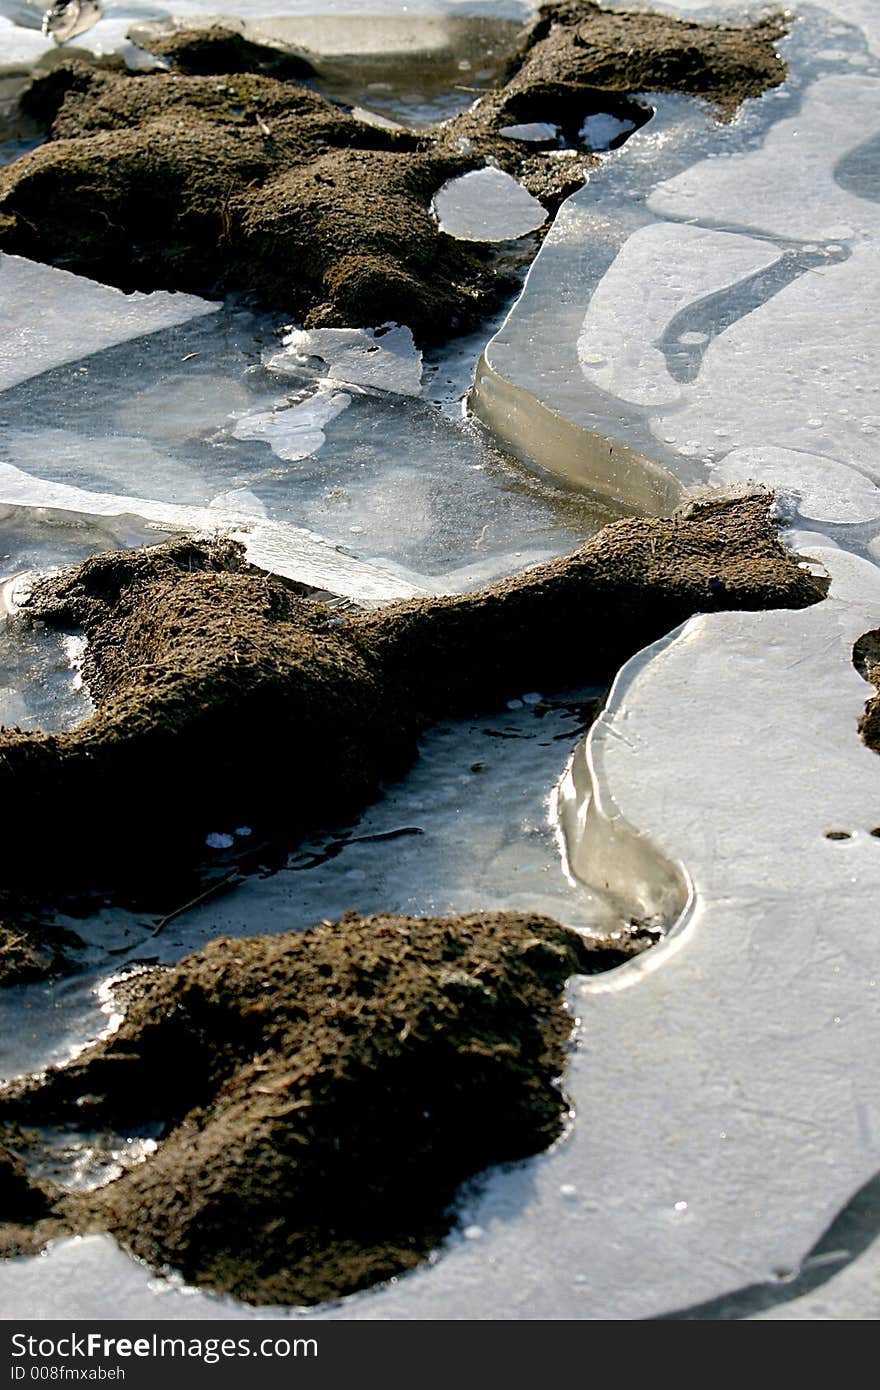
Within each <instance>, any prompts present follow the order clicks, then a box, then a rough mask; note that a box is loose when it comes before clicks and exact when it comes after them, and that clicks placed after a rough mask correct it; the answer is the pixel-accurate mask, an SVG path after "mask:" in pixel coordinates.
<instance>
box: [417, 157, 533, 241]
mask: <svg viewBox="0 0 880 1390" xmlns="http://www.w3.org/2000/svg"><path fill="white" fill-rule="evenodd" d="M434 213H435V215H436V217H437V220H438V222H439V224H440V230H441V232H446V234H447V236H452V237H456V238H457V239H458V240H459V241H514V240H516V239H517V238H519V237H522V236H525V235H526V234H527V233H528V232H534V231H536V230H537V228H538V227H541V226H543V224H544V223H545V222H546V221H547V213H546V212H545V210H544V208H542V206H541V204H540V203H539V202H538V200H537V198H533V197H532V195H531V193H529V192H528V191H527V190H526V189H525V188H523V186H522V184H520V183H517V181H516V179H514V178H511V176H510V174H505V173H504V171H503V169H491V168H485V169H474V170H472V171H471V173H469V174H460V175H459V176H458V178H454V179H450V180H449V181H448V183H444V185H443V187H442V188H441V189H440V190H439V192H438V193H437V194H436V196H435V198H434Z"/></svg>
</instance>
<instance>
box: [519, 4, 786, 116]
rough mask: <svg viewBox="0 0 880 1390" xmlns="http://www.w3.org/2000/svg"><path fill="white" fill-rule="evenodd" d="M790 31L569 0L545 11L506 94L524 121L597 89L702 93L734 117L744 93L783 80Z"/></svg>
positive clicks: (770, 24)
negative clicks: (783, 47) (782, 44)
mask: <svg viewBox="0 0 880 1390" xmlns="http://www.w3.org/2000/svg"><path fill="white" fill-rule="evenodd" d="M786 30H787V25H786V23H785V21H784V19H783V18H782V17H781V15H776V16H770V17H767V18H765V19H762V20H760V21H759V22H758V23H756V24H753V25H746V26H736V25H711V24H696V23H690V22H687V21H685V20H680V19H670V18H667V17H666V16H664V15H655V14H649V13H645V12H644V11H607V10H603V9H601V8H600V6H599V5H595V4H585V3H583V0H563V3H561V4H556V5H547V6H545V7H544V8H543V9H542V10H541V15H540V17H539V19H538V22H537V25H536V27H535V29H534V30H533V31H532V34H531V36H530V40H529V41H527V43H526V45H525V46H524V51H523V52H522V54H521V55H520V56H519V57H518V58H516V59H515V60H514V62H513V64H512V69H513V71H512V75H511V76H510V77H509V79H508V81H507V83H506V85H505V87H504V89H503V93H502V100H503V103H504V106H505V109H506V111H507V113H508V115H509V116H510V117H512V118H514V119H516V120H517V121H535V120H545V121H546V120H559V116H558V115H553V114H551V112H552V109H553V108H552V106H548V103H552V102H554V101H558V102H562V103H565V102H566V100H567V99H568V100H573V101H575V102H577V101H578V99H579V95H578V94H583V93H585V92H589V91H590V90H591V89H592V90H598V91H601V92H603V93H608V92H617V93H620V94H622V95H626V94H629V95H636V94H638V93H641V92H682V93H684V94H685V95H689V96H698V97H703V98H704V99H705V100H706V101H709V102H711V103H712V104H713V105H714V106H715V107H717V109H718V110H719V112H720V113H721V114H722V116H723V117H724V119H725V120H729V119H731V117H732V116H734V115H735V114H736V111H737V110H738V108H739V107H740V106H741V105H742V103H743V102H744V101H745V100H746V98H748V97H756V96H760V95H761V93H762V92H765V91H767V90H768V88H770V87H778V86H779V85H780V83H781V82H784V81H785V77H786V74H787V68H786V65H785V63H784V62H783V61H782V59H781V58H780V57H779V55H778V53H777V52H776V48H775V44H776V43H777V42H778V41H779V39H781V38H782V37H783V35H784V34H785V33H786ZM580 99H581V100H582V96H581V97H580ZM603 109H605V110H607V109H609V108H608V107H607V106H606V107H604V108H603ZM539 113H540V114H539Z"/></svg>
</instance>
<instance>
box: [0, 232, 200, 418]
mask: <svg viewBox="0 0 880 1390" xmlns="http://www.w3.org/2000/svg"><path fill="white" fill-rule="evenodd" d="M218 308H219V305H217V304H210V303H208V301H207V300H204V299H198V298H196V296H195V295H191V294H168V293H166V292H165V291H164V290H157V291H156V292H155V293H154V294H140V293H135V294H123V292H122V291H121V290H117V289H113V288H111V287H110V286H109V285H99V284H97V283H96V282H95V281H94V280H86V279H84V278H83V277H82V276H81V275H72V274H71V273H70V271H67V270H58V269H57V268H56V267H55V266H49V265H38V264H37V263H36V262H35V261H27V260H24V259H23V258H22V257H21V256H9V255H5V254H3V253H0V391H2V390H6V388H7V387H9V386H14V385H16V384H17V383H18V382H20V381H26V380H27V378H28V377H32V376H37V375H38V374H39V373H40V372H45V371H48V370H49V368H50V367H57V366H58V365H59V364H60V363H62V362H76V361H78V360H79V359H80V358H82V357H87V356H88V355H89V354H90V353H93V352H100V351H101V350H102V349H103V348H107V347H111V346H113V345H114V344H115V343H122V342H125V341H126V340H127V339H130V338H140V337H142V336H143V335H144V334H147V333H155V332H157V331H158V330H159V329H161V328H168V327H170V326H171V325H172V324H178V323H186V322H187V321H188V320H189V319H193V318H198V317H199V316H201V315H203V314H212V313H214V312H215V311H216V310H217V309H218Z"/></svg>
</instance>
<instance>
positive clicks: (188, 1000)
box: [0, 913, 644, 1303]
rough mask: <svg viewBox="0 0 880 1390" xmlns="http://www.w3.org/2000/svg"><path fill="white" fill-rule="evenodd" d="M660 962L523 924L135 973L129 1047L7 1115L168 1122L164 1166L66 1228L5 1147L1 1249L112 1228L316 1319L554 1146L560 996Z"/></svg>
mask: <svg viewBox="0 0 880 1390" xmlns="http://www.w3.org/2000/svg"><path fill="white" fill-rule="evenodd" d="M643 944H644V943H641V942H639V941H638V940H637V939H622V940H620V941H617V942H611V941H608V940H602V939H598V940H594V941H591V940H585V939H583V938H581V937H579V936H577V935H576V934H575V933H573V932H571V931H568V930H567V929H565V928H563V927H560V926H558V925H557V924H556V923H554V922H551V921H548V920H547V919H545V918H541V917H531V916H525V915H521V914H515V913H488V914H485V915H483V916H471V917H456V918H450V919H443V918H429V919H418V918H412V917H391V916H379V917H370V918H362V917H358V916H357V915H355V914H350V915H349V916H347V917H346V918H344V919H343V921H341V922H338V923H329V922H328V923H322V924H321V926H319V927H316V928H314V929H313V930H311V931H309V932H306V933H297V932H291V933H289V934H287V935H283V936H273V937H255V938H251V939H244V940H241V939H221V940H218V941H214V942H212V943H211V944H210V945H209V946H207V947H206V948H205V949H204V950H203V951H201V952H199V953H198V954H196V955H192V956H190V957H188V958H187V959H185V960H183V961H181V962H180V964H178V965H176V966H174V967H172V968H170V969H164V970H154V971H151V972H150V973H149V974H147V975H144V976H140V977H138V978H136V979H135V980H134V981H132V982H130V984H129V986H128V997H127V1016H126V1018H125V1020H124V1022H123V1023H122V1026H121V1027H120V1029H119V1031H118V1032H117V1033H116V1034H114V1035H113V1036H112V1037H111V1038H109V1039H107V1040H106V1041H103V1042H99V1043H97V1044H96V1045H95V1046H94V1047H92V1048H91V1049H90V1050H89V1051H88V1052H86V1053H85V1054H83V1055H82V1056H80V1057H78V1058H77V1059H76V1060H75V1061H74V1062H71V1063H70V1064H69V1065H67V1066H66V1067H63V1068H61V1069H57V1070H53V1071H50V1072H48V1073H47V1074H45V1075H43V1076H41V1077H36V1078H31V1079H27V1080H24V1081H22V1082H17V1083H13V1085H12V1086H11V1087H10V1088H9V1089H8V1090H7V1092H6V1093H5V1095H4V1096H3V1097H2V1098H0V1119H2V1120H3V1121H4V1122H5V1123H6V1124H7V1125H8V1124H9V1122H10V1121H12V1122H13V1123H17V1122H20V1121H23V1122H26V1123H28V1124H32V1123H36V1124H39V1125H43V1124H59V1123H61V1124H63V1123H65V1122H71V1121H72V1122H73V1123H74V1125H75V1126H77V1127H80V1126H84V1127H86V1128H88V1127H94V1126H95V1125H96V1124H98V1125H108V1126H110V1127H111V1128H113V1129H115V1130H117V1131H118V1132H125V1130H126V1127H129V1126H131V1125H132V1124H137V1125H141V1124H143V1123H144V1122H145V1121H147V1120H151V1121H154V1122H155V1121H160V1122H161V1123H162V1125H163V1127H164V1129H163V1134H164V1137H163V1138H162V1139H161V1142H160V1144H159V1148H158V1151H157V1153H156V1154H155V1155H154V1156H153V1157H152V1158H150V1159H148V1160H147V1162H146V1163H143V1164H142V1165H140V1166H138V1167H135V1168H131V1169H129V1171H128V1172H126V1173H124V1174H123V1175H122V1176H121V1177H119V1178H118V1179H117V1180H116V1181H114V1182H112V1183H110V1184H109V1185H108V1186H106V1187H103V1188H100V1189H98V1190H97V1191H95V1192H93V1193H91V1194H89V1195H87V1196H85V1197H80V1196H63V1195H61V1194H60V1193H58V1192H56V1193H55V1194H54V1205H53V1208H52V1210H51V1213H50V1211H49V1203H48V1199H47V1197H46V1194H45V1192H44V1191H43V1190H42V1189H36V1190H31V1189H29V1187H28V1185H27V1182H26V1179H25V1178H24V1176H23V1172H22V1170H21V1168H20V1166H19V1165H17V1164H15V1162H14V1161H12V1160H10V1161H9V1163H8V1164H7V1166H4V1162H5V1159H4V1155H3V1152H2V1150H0V1221H6V1222H10V1221H14V1222H15V1223H16V1225H15V1227H14V1228H9V1227H4V1226H3V1225H0V1250H6V1251H7V1252H8V1251H9V1250H10V1249H11V1250H15V1249H18V1248H20V1246H21V1244H22V1231H21V1227H22V1225H23V1224H26V1222H27V1220H28V1219H30V1220H31V1221H34V1222H36V1223H38V1224H36V1225H35V1226H34V1227H33V1228H32V1229H31V1230H30V1231H29V1232H26V1235H27V1237H28V1238H29V1239H30V1241H31V1243H32V1244H39V1243H40V1242H41V1241H43V1240H45V1239H48V1238H50V1237H51V1236H54V1235H58V1234H61V1233H62V1232H65V1231H66V1232H86V1231H95V1230H100V1231H109V1232H110V1233H111V1234H112V1235H114V1236H115V1237H116V1239H117V1240H119V1241H120V1243H121V1244H122V1245H124V1246H125V1247H126V1248H127V1249H129V1250H131V1251H132V1252H133V1253H134V1254H135V1255H137V1256H139V1257H140V1258H142V1259H145V1260H147V1261H148V1262H149V1263H150V1264H151V1265H153V1266H154V1267H159V1268H162V1267H167V1266H171V1267H172V1268H174V1269H176V1270H179V1271H180V1272H181V1273H182V1274H183V1275H184V1276H185V1277H186V1279H187V1280H188V1281H190V1282H191V1283H195V1284H199V1285H201V1286H203V1287H206V1288H209V1289H216V1290H222V1291H225V1292H230V1293H233V1294H235V1295H236V1297H238V1298H242V1299H245V1300H247V1301H249V1302H254V1303H315V1302H320V1301H322V1300H325V1299H330V1298H336V1297H339V1296H340V1295H342V1294H346V1293H351V1292H354V1291H355V1290H357V1289H360V1288H363V1287H365V1286H367V1285H369V1284H373V1283H375V1282H377V1281H378V1280H381V1279H387V1278H389V1277H390V1276H392V1275H394V1274H398V1273H400V1272H401V1271H403V1270H407V1269H410V1268H412V1267H413V1266H414V1265H416V1264H418V1263H419V1262H420V1261H421V1260H423V1259H425V1257H426V1256H427V1254H428V1253H429V1251H430V1250H431V1249H432V1248H433V1247H434V1246H435V1245H436V1244H437V1242H438V1241H439V1240H441V1239H442V1238H443V1236H444V1235H446V1233H447V1232H448V1231H449V1230H450V1227H451V1226H452V1224H453V1221H454V1213H453V1210H452V1204H453V1202H454V1199H455V1193H456V1188H457V1187H458V1185H459V1184H460V1183H461V1182H462V1181H463V1180H464V1179H466V1178H469V1177H471V1176H472V1175H474V1174H476V1173H478V1172H481V1171H482V1170H483V1169H485V1168H487V1167H489V1166H490V1165H492V1164H496V1163H501V1162H508V1161H510V1160H515V1159H521V1158H524V1157H526V1156H528V1155H530V1154H534V1153H536V1152H538V1151H539V1150H540V1149H544V1148H546V1147H547V1146H548V1145H549V1144H550V1143H552V1142H553V1140H554V1139H555V1138H557V1136H558V1135H559V1134H560V1133H561V1131H562V1128H563V1124H564V1120H565V1115H566V1112H567V1104H566V1101H565V1098H564V1096H563V1094H562V1092H561V1090H560V1088H559V1076H560V1073H561V1072H562V1071H563V1068H564V1066H565V1059H566V1046H567V1040H568V1036H569V1032H570V1028H571V1019H570V1017H569V1015H568V1014H567V1013H566V1012H565V1011H564V1009H563V1008H562V1005H561V1000H560V991H561V989H562V987H563V985H564V983H565V980H566V979H567V977H568V976H569V975H571V974H572V973H573V972H584V973H593V972H595V971H597V970H602V969H608V968H609V967H610V966H612V965H616V964H619V963H620V962H621V961H623V960H625V959H626V958H628V957H629V956H631V955H632V954H634V953H635V952H636V951H637V950H639V949H641V946H642V945H643ZM7 1192H8V1193H9V1194H10V1200H9V1202H7V1201H6V1195H7ZM18 1194H20V1195H18ZM13 1197H14V1198H15V1200H14V1201H13Z"/></svg>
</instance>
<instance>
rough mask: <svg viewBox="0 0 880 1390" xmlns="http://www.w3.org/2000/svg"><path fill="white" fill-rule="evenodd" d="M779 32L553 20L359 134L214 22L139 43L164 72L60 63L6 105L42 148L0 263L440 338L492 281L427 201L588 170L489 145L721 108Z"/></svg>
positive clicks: (651, 20)
mask: <svg viewBox="0 0 880 1390" xmlns="http://www.w3.org/2000/svg"><path fill="white" fill-rule="evenodd" d="M781 32H782V28H781V26H780V25H779V24H778V23H775V22H771V21H765V22H764V23H762V24H760V25H758V26H756V27H754V28H748V29H718V28H713V27H708V26H699V25H691V24H683V23H681V22H680V21H674V20H667V19H660V18H657V17H656V16H651V15H643V14H636V13H633V14H613V15H611V14H605V13H604V12H602V11H600V10H598V9H597V8H596V7H595V6H593V5H590V4H580V5H569V6H560V7H555V8H553V9H551V10H548V11H545V12H542V16H541V17H540V18H539V19H538V21H537V22H536V23H535V24H534V25H533V26H532V27H531V29H530V30H529V31H528V32H527V34H526V37H525V39H524V41H523V44H522V47H521V49H520V51H519V52H518V53H517V54H516V56H515V57H514V59H513V61H512V63H511V70H510V75H509V76H508V79H507V81H506V82H504V83H503V84H501V85H500V86H499V87H498V88H497V89H496V90H495V91H493V92H492V93H490V94H489V95H488V96H486V97H484V98H483V99H481V100H480V101H478V102H477V103H476V104H475V106H474V107H473V108H472V109H471V110H470V111H468V112H466V113H464V114H463V115H461V116H458V117H456V118H455V119H453V120H451V121H449V122H446V123H444V124H441V125H438V126H435V127H433V128H432V129H429V130H423V131H419V132H415V131H408V130H405V129H400V130H389V129H386V128H378V127H376V126H374V125H370V124H367V123H365V122H364V121H363V120H360V119H358V118H356V117H355V116H354V115H352V114H349V113H347V112H346V111H344V110H342V109H341V108H340V107H339V106H336V105H333V104H332V103H331V102H329V101H327V100H325V99H324V98H323V97H322V96H320V95H318V93H316V92H315V91H312V90H309V89H308V88H306V87H304V86H302V85H298V84H297V83H296V82H293V81H289V80H284V81H283V80H280V78H281V77H282V76H285V77H286V76H289V75H290V64H295V63H299V62H301V60H300V59H298V58H296V55H287V56H286V58H285V55H284V54H283V53H281V54H279V51H278V49H277V48H275V47H267V46H261V45H259V44H255V43H253V42H252V41H250V40H246V39H244V38H243V37H242V35H240V34H237V33H235V32H234V31H233V30H231V29H229V30H227V29H225V28H219V29H213V30H208V31H197V32H196V33H194V34H180V33H177V34H175V35H172V36H171V38H168V39H166V40H165V41H164V42H159V43H158V48H159V49H160V51H162V52H165V53H168V54H169V55H170V56H172V57H173V58H175V59H176V60H177V62H178V64H179V65H180V66H179V68H178V69H177V70H174V71H171V72H160V73H156V72H150V73H127V72H119V71H112V70H106V69H99V68H96V67H95V66H94V65H89V64H86V63H84V62H83V61H81V60H79V59H76V58H70V59H68V60H67V61H65V62H64V63H63V64H61V65H59V66H56V67H55V68H54V69H53V70H52V71H51V72H49V73H47V74H46V75H45V76H42V77H40V78H38V79H37V80H36V81H35V82H34V83H33V85H32V87H31V89H30V91H29V92H28V93H27V94H26V95H25V96H24V97H23V99H22V105H23V109H24V113H25V114H26V115H27V116H28V117H29V118H31V119H35V120H37V121H38V122H39V123H40V124H41V125H42V126H43V127H44V128H45V129H46V131H47V135H48V139H47V142H46V143H45V144H43V145H41V146H40V147H39V148H38V149H36V150H33V151H32V152H30V153H29V154H26V155H24V156H23V157H22V158H20V159H19V160H17V161H16V162H15V163H13V164H11V165H9V166H8V167H7V168H4V169H0V249H3V250H5V251H10V252H17V253H19V254H21V255H25V256H28V257H31V258H33V259H36V260H43V261H48V262H50V263H52V264H57V265H63V266H64V267H65V268H67V269H69V270H74V271H77V272H79V273H81V274H84V275H88V276H90V277H92V278H93V279H96V280H100V281H103V282H107V283H111V284H115V285H119V286H121V287H122V288H123V289H125V290H134V289H138V290H153V289H167V290H174V289H177V290H186V291H190V292H194V293H198V294H205V295H208V296H217V295H222V294H225V293H227V292H229V291H243V292H245V293H247V294H249V295H251V296H253V297H254V298H255V299H256V300H257V301H258V302H260V303H262V304H264V305H266V306H268V307H270V308H272V309H277V310H279V311H283V312H285V313H287V314H290V315H291V316H293V317H294V318H295V319H296V320H297V321H298V322H302V323H304V324H305V325H306V326H307V327H316V326H345V325H370V324H378V323H383V322H386V321H388V320H389V319H396V320H397V321H399V322H401V323H407V324H409V325H410V327H411V328H412V329H413V331H414V333H415V335H416V337H417V339H418V340H419V341H420V342H427V341H430V340H436V339H442V338H445V337H447V336H448V335H449V334H450V333H452V332H459V331H463V330H465V329H468V328H471V327H473V326H474V325H476V324H477V323H478V322H479V320H480V319H481V318H482V317H483V316H484V315H485V314H486V312H487V311H488V310H490V309H491V307H492V306H493V305H494V304H495V303H496V302H497V300H498V297H499V295H505V294H507V293H509V291H510V289H511V282H510V280H509V278H508V276H507V275H505V274H502V273H501V270H500V262H499V261H498V259H497V256H496V254H495V253H494V252H493V251H492V250H491V248H488V247H485V246H481V245H479V244H476V243H471V242H462V241H457V240H455V239H454V238H452V237H449V236H447V235H445V234H444V233H441V232H440V231H438V228H437V223H436V221H435V219H434V217H433V215H432V213H431V210H430V205H431V200H432V198H433V196H434V194H435V193H436V192H437V191H438V189H439V188H440V187H441V186H442V185H443V184H444V183H445V182H446V180H448V179H449V178H452V177H454V176H455V175H458V174H463V173H466V172H468V171H469V170H471V169H475V168H479V167H482V166H483V165H484V164H485V163H486V161H487V160H489V159H491V160H493V161H495V162H496V163H497V164H499V165H500V166H501V167H502V168H503V169H505V170H506V171H507V172H509V173H511V174H513V175H515V176H517V177H519V178H520V179H521V180H522V181H523V183H524V184H525V185H526V186H527V187H529V188H530V189H531V190H532V191H533V192H534V193H535V195H536V196H537V197H538V198H539V199H540V200H541V201H542V202H543V204H544V205H545V207H546V208H547V209H548V210H549V211H551V212H552V211H554V210H555V208H556V207H557V206H558V205H559V202H560V201H561V199H562V198H563V197H565V196H567V194H568V193H570V192H572V191H573V190H574V189H575V188H576V187H578V186H579V185H580V184H581V183H582V182H583V180H584V178H585V177H586V174H587V172H588V170H589V168H590V167H591V164H592V163H593V162H594V158H593V156H591V155H590V154H589V153H587V152H585V151H584V150H583V149H581V150H580V151H579V152H578V151H576V150H575V151H574V152H573V153H572V157H567V158H564V159H563V158H558V157H557V156H558V154H559V151H558V149H557V148H556V142H555V141H553V142H551V144H552V145H553V148H552V149H549V148H545V149H542V148H535V146H531V147H529V146H523V145H522V143H518V142H517V141H515V140H510V139H506V138H504V137H503V136H501V135H500V131H501V130H502V129H503V128H504V127H505V126H506V125H509V124H510V123H521V122H528V121H551V122H558V123H559V124H560V125H561V126H562V130H563V135H564V137H565V140H566V141H569V138H571V139H573V140H574V142H575V144H576V143H577V139H578V136H577V131H578V129H579V126H580V124H581V123H582V122H583V119H584V117H585V116H586V115H588V114H591V113H592V112H595V111H606V110H611V111H612V112H614V113H615V114H618V115H629V116H631V117H632V119H633V121H634V123H635V124H640V123H641V122H642V121H644V120H645V119H646V117H647V114H648V112H647V109H646V108H644V107H643V106H642V105H640V104H639V103H637V102H635V101H633V100H632V97H633V94H634V93H637V92H638V91H643V90H657V89H659V90H664V91H686V92H691V93H695V94H698V95H701V96H705V97H706V98H707V99H709V100H711V101H713V102H714V103H715V105H716V107H717V108H718V110H719V112H721V113H722V114H724V115H725V116H729V115H730V114H732V112H733V111H734V110H735V109H736V107H737V105H738V104H739V102H740V101H741V100H742V99H743V98H744V97H745V96H748V95H756V94H757V93H758V92H760V91H762V90H764V89H765V88H766V87H767V86H771V85H774V84H775V83H778V82H780V81H781V80H782V79H783V77H784V73H785V69H784V65H783V64H782V63H781V62H780V60H779V59H778V58H777V57H776V55H775V51H774V48H773V43H774V41H775V40H776V39H777V38H778V37H779V36H780V34H781ZM169 44H170V47H169ZM285 61H287V62H288V68H287V69H285V68H284V62H285ZM267 73H269V74H271V75H266V74H267ZM293 75H294V76H296V75H297V74H296V73H294V74H293ZM536 244H537V242H536V241H533V242H531V243H530V244H529V245H528V246H527V247H525V248H524V249H523V251H522V253H521V254H522V256H523V257H526V256H528V255H530V254H533V252H534V249H535V246H536Z"/></svg>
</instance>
